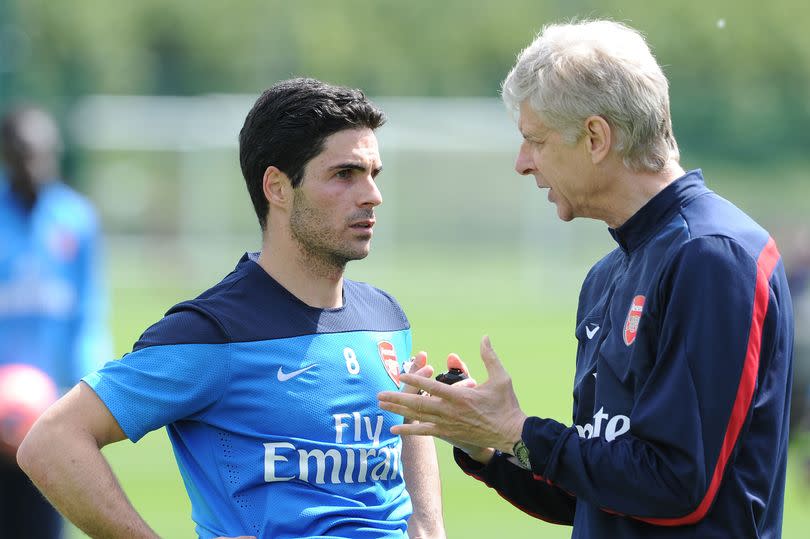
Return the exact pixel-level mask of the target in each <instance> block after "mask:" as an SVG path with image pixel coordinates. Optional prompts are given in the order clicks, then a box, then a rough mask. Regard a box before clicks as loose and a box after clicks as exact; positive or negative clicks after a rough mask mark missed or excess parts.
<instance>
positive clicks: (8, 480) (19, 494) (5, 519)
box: [0, 456, 62, 539]
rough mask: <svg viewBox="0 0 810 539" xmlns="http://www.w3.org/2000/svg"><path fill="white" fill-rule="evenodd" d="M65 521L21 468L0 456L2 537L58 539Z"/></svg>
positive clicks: (0, 520) (0, 531)
mask: <svg viewBox="0 0 810 539" xmlns="http://www.w3.org/2000/svg"><path fill="white" fill-rule="evenodd" d="M61 535H62V517H61V516H60V515H59V513H58V512H57V511H56V509H54V508H53V506H52V505H51V504H50V503H48V501H47V500H46V499H45V498H44V497H43V496H42V494H40V493H39V491H38V490H37V489H36V487H35V486H34V485H33V483H31V480H30V479H28V476H27V475H25V474H24V473H23V471H22V470H20V468H19V467H18V466H17V463H16V462H13V461H9V460H8V459H7V458H5V457H2V456H0V537H3V538H4V539H5V538H7V539H18V538H19V539H29V538H30V539H58V538H59V537H61Z"/></svg>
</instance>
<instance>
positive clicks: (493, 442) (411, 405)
mask: <svg viewBox="0 0 810 539" xmlns="http://www.w3.org/2000/svg"><path fill="white" fill-rule="evenodd" d="M451 357H452V356H451ZM451 357H449V358H448V367H449V366H450V364H451V362H452V363H453V365H454V366H456V367H457V368H462V370H464V371H465V372H468V371H467V369H466V365H464V362H463V361H461V359H460V358H458V356H455V357H452V358H451ZM481 359H482V361H483V363H484V367H485V368H486V370H487V375H488V379H487V381H486V382H484V383H483V384H480V385H475V381H472V382H471V383H469V382H468V381H467V380H465V381H463V382H459V383H458V384H455V385H452V386H448V385H446V384H442V383H441V382H437V381H436V380H432V379H430V378H425V377H422V376H415V375H413V374H406V375H402V376H401V377H400V379H401V380H402V381H403V382H404V383H406V384H408V385H409V386H412V387H415V388H416V389H417V390H422V391H424V392H426V393H428V395H424V394H422V395H420V394H414V393H402V392H391V391H386V392H382V393H380V394H379V395H378V398H379V400H380V407H381V408H383V409H384V410H388V411H389V412H393V413H396V414H399V415H401V416H403V417H405V418H406V419H408V420H411V421H414V422H412V423H406V424H404V425H397V426H394V427H392V429H391V432H392V433H394V434H401V435H405V436H410V435H416V436H435V437H438V438H442V439H444V440H446V441H448V442H450V443H451V444H453V445H456V446H458V447H461V448H462V449H465V448H471V447H474V448H494V449H499V450H501V451H504V452H506V453H509V452H511V450H512V447H513V445H514V444H515V442H516V441H517V440H519V439H520V435H521V431H522V429H523V422H524V421H525V420H526V415H525V414H524V413H523V411H522V410H521V409H520V405H519V404H518V401H517V397H516V395H515V392H514V389H513V388H512V379H511V377H510V376H509V374H508V373H507V372H506V370H505V369H504V367H503V365H502V364H501V362H500V360H499V359H498V356H497V354H496V353H495V350H494V349H493V348H492V344H491V343H490V341H489V337H484V338H483V339H482V340H481ZM465 450H466V449H465Z"/></svg>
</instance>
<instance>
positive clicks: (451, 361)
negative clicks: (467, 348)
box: [447, 354, 470, 376]
mask: <svg viewBox="0 0 810 539" xmlns="http://www.w3.org/2000/svg"><path fill="white" fill-rule="evenodd" d="M447 369H448V370H449V369H461V370H462V371H464V374H466V375H467V376H469V375H470V370H469V369H468V368H467V365H466V364H465V363H464V362H463V361H461V358H460V357H458V354H448V355H447Z"/></svg>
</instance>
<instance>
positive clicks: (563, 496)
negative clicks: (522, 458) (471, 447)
mask: <svg viewBox="0 0 810 539" xmlns="http://www.w3.org/2000/svg"><path fill="white" fill-rule="evenodd" d="M453 456H454V457H455V459H456V463H457V464H458V465H459V467H460V468H461V469H462V470H463V471H464V473H466V474H467V475H469V476H470V477H474V478H475V479H478V480H479V481H481V482H483V483H484V484H485V485H487V486H488V487H490V488H493V489H495V491H496V492H497V493H498V494H500V495H501V497H503V498H504V499H506V500H507V501H508V502H509V503H511V504H512V505H514V506H515V507H517V508H518V509H520V510H521V511H523V512H524V513H527V514H529V515H531V516H533V517H535V518H539V519H541V520H545V521H546V522H551V523H553V524H568V525H571V524H573V522H574V511H575V509H576V504H577V499H576V498H575V497H574V496H572V495H571V494H568V493H567V492H565V491H563V490H562V489H560V488H559V487H556V486H553V485H551V484H550V483H548V482H547V481H544V480H542V479H541V478H539V477H537V476H535V475H533V474H532V473H531V472H530V471H528V470H524V469H523V468H521V467H520V466H518V465H516V464H514V463H512V462H511V461H510V460H509V458H508V457H507V455H504V454H502V453H501V452H497V453H496V454H495V456H494V457H493V458H492V460H490V461H489V463H488V464H486V465H484V464H481V463H479V462H477V461H475V460H473V459H471V458H470V457H469V456H468V455H467V454H466V453H464V451H462V450H460V449H459V448H457V447H456V448H454V449H453Z"/></svg>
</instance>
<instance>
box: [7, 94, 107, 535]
mask: <svg viewBox="0 0 810 539" xmlns="http://www.w3.org/2000/svg"><path fill="white" fill-rule="evenodd" d="M0 147H1V148H2V159H3V167H2V169H0V367H3V366H7V367H8V366H11V365H20V364H23V365H27V366H30V367H34V368H36V369H38V370H39V371H41V372H43V373H45V375H47V376H48V377H50V379H51V381H52V382H53V383H54V384H56V386H57V387H58V388H59V390H61V391H62V392H64V391H67V389H69V388H70V387H72V386H73V385H75V384H76V383H77V382H78V381H79V379H81V377H82V376H84V375H85V374H87V373H89V372H91V371H93V370H95V369H97V368H98V367H99V366H100V365H101V364H102V363H103V362H104V361H105V360H106V359H108V358H109V338H108V334H107V328H106V291H105V286H104V283H103V279H102V267H101V265H102V264H101V257H100V247H101V246H100V233H99V226H98V221H97V218H96V215H95V212H94V211H93V208H92V207H91V205H90V203H89V202H88V201H87V200H86V199H85V198H83V197H82V196H81V195H79V194H78V193H77V192H75V191H74V190H73V189H71V188H70V187H68V186H67V185H65V184H64V183H63V182H62V181H61V179H60V171H59V168H60V167H59V161H60V157H61V150H62V141H61V138H60V136H59V131H58V128H57V126H56V123H55V122H54V121H53V119H52V118H51V116H50V115H49V114H48V113H46V112H45V111H44V110H42V109H40V108H37V107H33V106H19V107H16V108H13V109H11V110H10V111H9V112H7V113H6V114H5V115H4V116H3V117H2V120H0ZM5 371H7V369H5V370H4V372H5ZM23 389H25V390H30V391H34V390H35V389H34V387H31V388H23ZM2 398H3V399H4V401H5V400H6V399H8V398H10V396H9V395H8V394H7V395H3V396H2ZM4 409H5V410H8V409H9V408H8V407H7V406H6V407H4ZM17 420H18V419H15V418H13V417H4V418H0V421H3V426H2V428H4V429H6V428H8V429H11V428H13V427H14V425H13V423H14V422H15V421H17ZM16 442H19V440H17V441H16ZM16 442H15V443H12V442H9V444H8V445H10V446H11V447H10V448H9V451H7V452H4V454H3V455H0V536H2V537H31V538H39V537H42V538H46V537H47V538H54V537H59V535H60V533H61V528H62V524H61V517H60V516H59V514H58V513H57V512H56V510H54V509H53V507H51V505H50V504H49V503H48V502H47V501H46V500H45V499H44V498H43V497H42V495H41V494H40V493H39V492H38V491H37V489H36V488H35V487H34V486H33V484H32V483H31V481H30V480H29V479H28V477H27V476H26V475H25V474H24V473H23V472H22V470H20V469H19V467H18V466H17V463H16V461H15V459H14V452H15V451H16V447H14V446H15V445H16Z"/></svg>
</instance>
